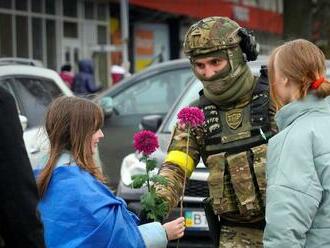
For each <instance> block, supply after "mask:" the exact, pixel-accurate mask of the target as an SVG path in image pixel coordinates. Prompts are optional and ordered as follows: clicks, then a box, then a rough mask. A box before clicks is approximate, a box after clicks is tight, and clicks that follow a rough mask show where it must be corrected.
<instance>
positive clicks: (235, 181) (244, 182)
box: [227, 152, 261, 216]
mask: <svg viewBox="0 0 330 248" xmlns="http://www.w3.org/2000/svg"><path fill="white" fill-rule="evenodd" d="M227 162H228V167H229V174H230V177H231V183H232V185H233V188H234V191H235V195H236V197H237V199H238V203H239V204H238V208H239V211H240V214H241V215H242V216H255V215H257V214H260V210H261V207H260V203H259V200H258V198H257V194H256V189H255V186H254V182H253V177H252V174H251V170H250V165H249V161H248V158H247V152H241V153H238V154H233V155H229V156H227Z"/></svg>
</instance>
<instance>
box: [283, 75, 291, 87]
mask: <svg viewBox="0 0 330 248" xmlns="http://www.w3.org/2000/svg"><path fill="white" fill-rule="evenodd" d="M281 81H282V83H283V85H284V86H285V87H287V86H288V85H289V79H288V78H287V77H286V76H282V78H281Z"/></svg>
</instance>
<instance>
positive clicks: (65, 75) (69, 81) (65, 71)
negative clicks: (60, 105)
mask: <svg viewBox="0 0 330 248" xmlns="http://www.w3.org/2000/svg"><path fill="white" fill-rule="evenodd" d="M59 75H60V77H61V78H62V80H63V81H64V83H65V84H66V85H67V86H68V87H69V88H70V89H72V85H73V80H74V73H73V72H72V67H71V65H70V64H65V65H63V66H62V67H61V72H60V73H59Z"/></svg>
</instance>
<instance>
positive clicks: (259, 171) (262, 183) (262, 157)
mask: <svg viewBox="0 0 330 248" xmlns="http://www.w3.org/2000/svg"><path fill="white" fill-rule="evenodd" d="M251 151H252V153H253V169H254V174H255V177H256V180H257V184H258V188H259V192H260V198H261V202H262V204H263V207H265V205H266V186H267V184H266V172H265V167H266V166H265V165H266V152H267V145H265V144H263V145H260V146H256V147H253V148H251Z"/></svg>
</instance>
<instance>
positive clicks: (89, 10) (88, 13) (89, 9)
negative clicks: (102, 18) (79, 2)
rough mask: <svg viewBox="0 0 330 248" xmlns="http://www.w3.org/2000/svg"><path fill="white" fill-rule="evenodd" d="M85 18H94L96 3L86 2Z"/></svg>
mask: <svg viewBox="0 0 330 248" xmlns="http://www.w3.org/2000/svg"><path fill="white" fill-rule="evenodd" d="M85 18H86V19H91V20H92V19H94V3H93V2H85Z"/></svg>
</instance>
